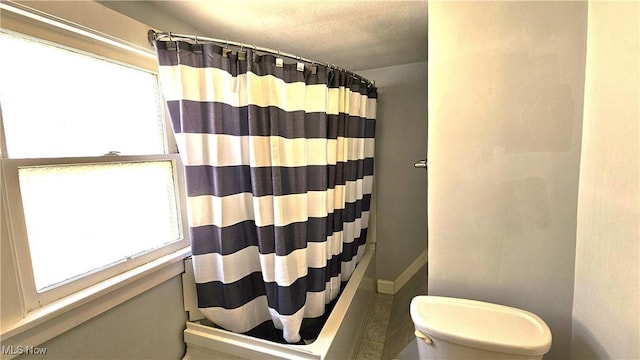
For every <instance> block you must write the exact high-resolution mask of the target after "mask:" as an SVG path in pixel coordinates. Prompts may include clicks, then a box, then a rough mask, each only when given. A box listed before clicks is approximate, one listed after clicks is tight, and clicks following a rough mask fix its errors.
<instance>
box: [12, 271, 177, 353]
mask: <svg viewBox="0 0 640 360" xmlns="http://www.w3.org/2000/svg"><path fill="white" fill-rule="evenodd" d="M186 321H187V319H186V313H185V312H184V309H183V301H182V279H181V278H180V276H176V277H174V278H172V279H170V280H168V281H165V282H164V283H162V284H160V285H158V286H156V287H154V288H152V289H150V290H148V291H147V292H144V293H142V294H141V295H139V296H137V297H134V298H132V299H131V300H129V301H127V302H125V303H123V304H121V305H119V306H117V307H115V308H113V309H111V310H109V311H107V312H105V313H103V314H102V315H100V316H98V317H96V318H93V319H91V320H89V321H87V322H85V323H83V324H82V325H80V326H78V327H76V328H74V329H72V330H69V331H67V332H65V333H63V334H62V335H60V336H58V337H55V338H53V339H51V340H50V341H47V342H45V343H44V344H41V345H39V346H38V347H44V348H46V349H47V354H46V356H42V355H31V356H27V355H23V356H21V357H18V358H17V359H19V360H26V359H32V360H36V359H40V360H51V359H60V360H73V359H78V360H86V359H121V360H124V359H136V360H138V359H140V360H142V359H158V360H160V359H180V358H182V356H184V351H185V345H184V341H183V337H182V331H183V330H184V328H185V323H186Z"/></svg>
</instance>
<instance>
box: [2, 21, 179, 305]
mask: <svg viewBox="0 0 640 360" xmlns="http://www.w3.org/2000/svg"><path fill="white" fill-rule="evenodd" d="M0 48H2V49H5V50H6V51H5V52H4V53H3V56H2V57H0V78H1V79H2V81H1V82H0V112H1V117H0V123H1V124H0V125H1V127H0V130H2V131H0V133H1V134H0V135H3V136H4V137H3V139H4V140H5V141H3V143H2V177H3V184H4V186H5V189H6V194H7V195H6V196H7V200H8V207H9V216H10V218H11V228H12V229H11V230H12V239H13V243H14V248H15V253H16V261H17V263H18V269H19V273H20V274H21V283H22V284H21V286H22V287H23V295H24V298H25V303H26V304H25V305H26V307H27V310H32V309H35V308H37V307H39V306H42V305H43V304H46V303H49V302H51V301H54V300H57V299H60V298H61V297H64V296H67V295H70V294H72V293H74V292H77V291H79V290H81V289H84V288H87V287H89V286H92V285H95V284H97V283H98V282H100V281H104V280H105V279H109V278H111V277H113V276H115V275H117V274H120V273H123V272H125V271H128V270H131V269H133V268H135V267H137V266H141V265H143V264H145V263H148V262H149V261H152V260H154V259H158V258H160V257H162V256H164V255H167V254H170V253H172V252H174V251H177V250H179V249H182V248H185V247H187V246H188V240H187V238H186V235H185V228H186V225H185V218H184V216H183V215H182V214H184V213H185V212H184V202H183V201H182V199H183V198H184V196H183V195H182V191H183V189H184V186H183V179H182V168H181V165H180V161H179V157H178V156H177V155H175V154H169V150H168V148H169V146H168V137H167V131H166V126H165V117H164V110H163V106H162V105H161V104H162V101H161V98H160V95H159V86H158V80H157V76H156V75H155V74H154V73H152V72H149V71H146V70H141V69H138V68H135V67H132V66H128V65H126V64H122V63H116V62H113V61H110V60H108V59H104V58H99V57H96V56H93V55H91V54H87V53H83V52H81V51H78V50H74V49H70V48H64V47H61V46H57V45H55V44H51V43H47V42H44V41H41V40H38V39H35V38H29V37H26V36H22V35H20V34H17V33H10V32H8V31H5V30H4V29H3V30H2V31H0Z"/></svg>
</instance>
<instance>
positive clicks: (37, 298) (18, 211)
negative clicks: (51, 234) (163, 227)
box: [2, 154, 189, 311]
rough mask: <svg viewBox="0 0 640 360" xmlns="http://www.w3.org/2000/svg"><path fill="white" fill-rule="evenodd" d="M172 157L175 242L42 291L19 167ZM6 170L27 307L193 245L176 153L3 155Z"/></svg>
mask: <svg viewBox="0 0 640 360" xmlns="http://www.w3.org/2000/svg"><path fill="white" fill-rule="evenodd" d="M155 161H171V164H172V167H173V176H174V179H173V180H174V184H175V191H176V193H175V197H176V200H177V201H176V203H177V204H178V205H179V211H178V216H179V221H178V226H179V233H180V234H182V236H181V238H180V239H179V240H177V241H175V242H172V243H170V244H167V245H164V246H162V247H160V248H157V249H153V250H151V251H147V252H144V253H142V254H138V255H135V256H133V257H131V258H128V259H126V260H124V261H120V262H117V263H114V264H110V265H107V266H105V267H103V268H100V269H97V270H95V271H92V272H90V273H88V274H81V275H79V276H78V277H76V278H72V279H69V280H67V281H64V282H63V283H61V284H56V285H54V286H52V287H50V288H47V289H45V290H44V291H41V292H38V291H37V289H36V285H35V280H34V275H33V267H32V262H31V256H30V254H31V252H30V250H29V238H28V234H27V226H26V221H25V214H24V209H23V207H22V200H21V199H22V194H21V191H20V184H19V179H18V170H19V169H20V168H21V167H27V166H63V165H93V164H118V163H139V162H155ZM2 167H3V169H2V173H3V177H4V181H3V182H4V186H6V190H7V191H6V194H7V200H8V210H9V213H8V216H9V219H10V221H9V223H10V224H11V225H10V230H11V237H12V240H13V246H14V249H15V254H16V255H17V256H16V265H17V270H18V274H19V277H20V279H21V280H20V285H21V287H22V294H23V298H24V303H25V306H26V310H27V311H31V310H34V309H37V308H39V307H41V306H43V305H46V304H48V303H51V302H53V301H55V300H59V299H60V298H62V297H65V296H68V295H71V294H73V293H76V292H78V291H80V290H82V289H86V288H88V287H90V286H93V285H96V284H98V283H100V282H102V281H105V280H107V279H109V278H112V277H114V276H116V275H119V274H122V273H124V272H126V271H129V270H131V269H133V268H135V267H138V266H141V265H143V264H146V263H148V262H150V261H152V260H155V259H157V258H160V257H162V256H165V255H168V254H170V253H173V252H175V251H178V250H180V249H184V248H186V247H188V246H189V240H188V236H187V235H185V234H186V233H188V227H187V224H186V216H185V215H186V208H185V201H184V200H183V199H184V198H185V197H184V190H183V189H184V188H185V185H184V176H183V171H182V167H181V162H180V157H179V156H178V155H176V154H166V155H147V156H102V157H75V158H37V159H2Z"/></svg>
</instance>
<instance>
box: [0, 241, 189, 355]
mask: <svg viewBox="0 0 640 360" xmlns="http://www.w3.org/2000/svg"><path fill="white" fill-rule="evenodd" d="M190 254H191V248H190V247H186V248H183V249H180V250H178V251H176V252H174V253H171V254H169V255H166V256H163V257H161V258H159V259H156V260H154V261H151V262H149V263H147V264H144V265H142V266H139V267H137V268H135V269H132V270H129V271H127V272H125V273H122V274H120V275H117V276H114V277H112V278H110V279H108V280H105V281H103V282H101V283H98V284H96V285H94V286H91V287H89V288H87V289H84V290H82V291H79V292H77V293H74V294H72V295H69V296H67V297H65V298H62V299H60V300H58V301H55V302H53V303H50V304H47V305H45V306H42V307H41V308H38V309H35V310H33V311H30V312H28V313H27V314H26V315H25V317H24V318H23V319H22V320H20V321H18V322H17V323H15V324H13V325H10V326H8V327H6V328H4V329H2V333H0V338H2V346H3V347H7V346H9V347H10V346H14V347H15V348H17V347H18V346H22V347H23V348H24V347H27V346H38V345H40V344H42V343H44V342H46V341H48V340H50V339H53V338H54V337H56V336H58V335H60V334H62V333H64V332H66V331H68V330H70V329H73V328H74V327H76V326H78V325H80V324H82V323H83V322H85V321H87V320H90V319H92V318H94V317H96V316H98V315H100V314H102V313H104V312H106V311H107V310H109V309H112V308H114V307H116V306H118V305H120V304H122V303H124V302H125V301H127V300H129V299H131V298H133V297H135V296H137V295H139V294H142V293H143V292H145V291H147V290H149V289H151V288H153V287H155V286H157V285H159V284H161V283H163V282H165V281H167V280H169V279H171V278H172V277H175V276H178V275H179V274H181V273H183V272H184V262H183V261H182V260H183V259H184V258H186V257H188V256H189V255H190ZM12 357H14V356H11V355H9V356H8V357H7V359H10V358H12ZM2 358H3V359H4V358H5V357H4V354H3V356H2Z"/></svg>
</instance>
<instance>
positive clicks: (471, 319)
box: [411, 295, 551, 355]
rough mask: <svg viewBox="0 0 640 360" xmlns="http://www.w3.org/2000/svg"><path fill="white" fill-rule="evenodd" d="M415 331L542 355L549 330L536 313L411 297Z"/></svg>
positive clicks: (477, 345) (487, 347)
mask: <svg viewBox="0 0 640 360" xmlns="http://www.w3.org/2000/svg"><path fill="white" fill-rule="evenodd" d="M411 318H412V319H413V322H414V324H415V326H416V329H417V330H420V331H421V332H423V333H424V334H426V335H429V336H432V337H434V338H437V339H441V340H445V341H449V342H453V343H456V344H459V345H464V346H469V347H473V348H478V349H483V350H488V351H495V352H502V353H507V354H517V355H543V354H546V353H547V352H548V351H549V348H550V347H551V331H550V330H549V327H548V326H547V324H545V322H544V321H542V319H540V318H539V317H538V316H537V315H535V314H533V313H530V312H528V311H525V310H521V309H516V308H513V307H509V306H503V305H497V304H491V303H487V302H482V301H476V300H468V299H458V298H450V297H441V296H430V295H429V296H417V297H415V298H413V300H411Z"/></svg>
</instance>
